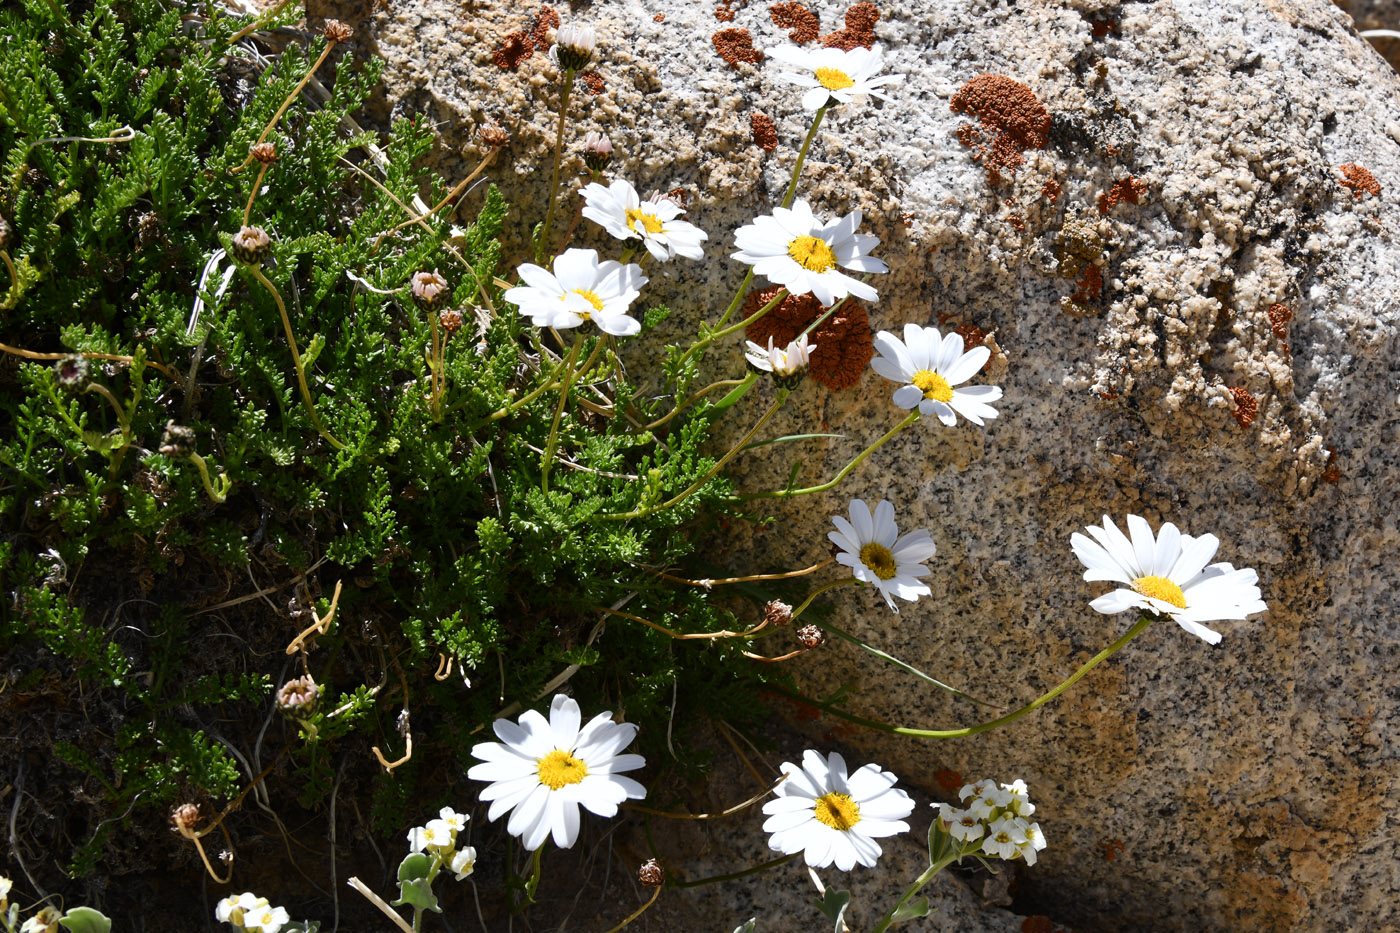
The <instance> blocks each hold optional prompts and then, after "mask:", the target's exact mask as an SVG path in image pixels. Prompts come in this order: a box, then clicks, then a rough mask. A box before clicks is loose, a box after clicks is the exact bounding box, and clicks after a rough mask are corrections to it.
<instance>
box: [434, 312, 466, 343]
mask: <svg viewBox="0 0 1400 933" xmlns="http://www.w3.org/2000/svg"><path fill="white" fill-rule="evenodd" d="M438 323H439V324H441V325H442V329H443V330H445V331H447V336H449V337H451V336H452V335H453V334H455V333H457V331H459V330H461V329H462V325H463V324H464V323H466V318H464V317H463V316H462V312H461V311H458V310H457V309H456V308H448V309H447V310H445V311H443V312H442V313H441V314H439V315H438Z"/></svg>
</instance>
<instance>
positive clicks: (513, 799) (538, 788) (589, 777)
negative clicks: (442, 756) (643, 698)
mask: <svg viewBox="0 0 1400 933" xmlns="http://www.w3.org/2000/svg"><path fill="white" fill-rule="evenodd" d="M579 720H580V715H579V708H578V703H576V702H574V700H573V699H572V698H571V697H567V696H564V695H563V694H559V695H558V696H556V697H555V698H554V701H553V702H552V703H550V705H549V719H548V721H546V720H545V718H544V717H543V716H541V715H540V714H539V713H537V712H536V711H534V710H527V711H526V712H525V713H523V714H522V715H521V717H520V722H519V724H517V723H513V722H511V721H510V720H509V719H497V720H496V722H495V725H494V728H495V731H496V735H497V736H498V737H499V738H500V739H501V742H483V743H482V744H480V745H477V746H475V747H474V748H472V755H473V756H475V757H476V758H479V759H481V761H482V762H483V763H482V764H479V765H473V766H472V768H471V770H469V771H468V772H467V777H469V778H471V779H472V780H474V781H490V782H491V784H490V786H488V787H487V788H486V789H485V790H483V791H482V792H481V799H482V800H488V801H490V802H491V808H490V809H489V810H488V811H487V814H486V817H487V819H489V820H493V821H494V820H495V819H497V818H498V817H500V816H501V814H503V813H506V812H510V814H511V816H510V822H508V823H507V824H506V830H507V831H509V832H510V834H511V835H512V836H519V837H520V838H521V840H522V842H523V844H524V846H525V848H526V849H528V850H530V851H532V852H533V851H534V850H536V849H538V848H539V847H540V846H542V845H544V841H545V839H547V838H548V837H549V836H550V835H551V834H552V835H553V836H554V844H555V845H557V846H559V847H560V848H561V849H567V848H569V847H570V846H572V845H573V844H574V842H575V841H576V840H577V839H578V829H579V813H578V808H579V804H583V806H584V807H585V808H587V809H588V810H589V811H590V812H592V813H596V814H597V815H598V816H602V817H611V816H614V815H616V814H617V806H618V804H620V803H622V802H623V801H624V800H641V799H642V798H643V797H645V796H646V793H647V792H646V788H644V787H642V785H641V784H638V783H637V782H636V781H634V780H632V779H631V778H629V777H622V776H621V775H620V774H619V773H618V772H621V771H632V770H634V769H636V768H640V767H642V766H644V765H645V764H646V761H645V759H643V758H642V756H641V755H620V754H618V753H619V752H620V751H622V749H624V748H626V747H627V745H629V744H630V743H631V741H632V739H633V738H635V737H636V735H637V727H636V726H634V725H632V724H631V723H615V722H613V721H612V713H611V712H604V713H599V714H598V715H597V716H594V717H593V719H591V720H590V721H589V722H588V724H587V725H585V726H584V727H583V728H582V729H580V728H579ZM502 743H504V744H502Z"/></svg>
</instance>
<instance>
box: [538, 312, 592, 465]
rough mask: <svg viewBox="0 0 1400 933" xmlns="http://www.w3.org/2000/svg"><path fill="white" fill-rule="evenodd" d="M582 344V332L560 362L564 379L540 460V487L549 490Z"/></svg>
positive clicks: (576, 336)
mask: <svg viewBox="0 0 1400 933" xmlns="http://www.w3.org/2000/svg"><path fill="white" fill-rule="evenodd" d="M581 346H583V334H582V332H579V333H577V334H576V335H575V336H574V345H573V346H572V347H570V348H569V355H568V356H566V357H565V358H564V361H563V362H562V363H560V364H559V365H560V368H561V369H563V370H564V381H563V382H562V383H560V385H559V404H558V405H556V406H555V408H554V421H553V422H552V423H551V424H550V426H549V441H548V443H546V444H545V445H544V455H543V457H542V458H541V460H540V489H541V490H542V491H543V492H549V468H550V467H551V466H553V465H554V450H555V448H556V447H558V445H559V421H560V419H562V418H563V417H564V406H565V405H567V404H568V402H569V390H570V389H571V388H573V383H574V376H575V372H574V361H575V360H577V359H578V349H579V347H581Z"/></svg>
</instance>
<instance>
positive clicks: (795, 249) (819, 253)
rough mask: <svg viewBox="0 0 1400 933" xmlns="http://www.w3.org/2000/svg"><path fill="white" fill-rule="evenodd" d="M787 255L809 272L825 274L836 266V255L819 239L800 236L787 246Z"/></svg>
mask: <svg viewBox="0 0 1400 933" xmlns="http://www.w3.org/2000/svg"><path fill="white" fill-rule="evenodd" d="M788 255H789V256H791V257H792V258H793V261H794V262H796V263H797V264H798V265H799V266H801V267H802V268H804V269H807V270H809V271H811V272H825V271H826V270H828V269H830V268H831V267H832V266H834V265H836V254H835V253H833V252H832V251H831V247H830V246H827V245H826V241H825V240H823V239H822V238H821V237H815V236H800V237H797V238H796V239H795V240H793V241H792V242H791V243H789V244H788Z"/></svg>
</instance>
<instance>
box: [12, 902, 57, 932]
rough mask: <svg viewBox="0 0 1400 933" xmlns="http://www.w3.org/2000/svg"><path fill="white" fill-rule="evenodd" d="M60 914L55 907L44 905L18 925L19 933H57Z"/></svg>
mask: <svg viewBox="0 0 1400 933" xmlns="http://www.w3.org/2000/svg"><path fill="white" fill-rule="evenodd" d="M62 916H63V914H62V913H61V912H60V911H59V910H58V908H57V907H44V908H43V909H41V910H40V911H39V912H38V913H37V914H35V915H34V916H32V917H30V918H29V919H28V920H26V921H24V923H23V924H21V925H20V928H19V933H59V929H58V921H59V920H60V919H61V918H62Z"/></svg>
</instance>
